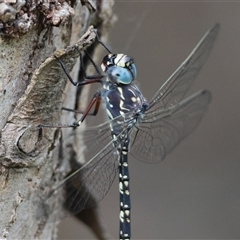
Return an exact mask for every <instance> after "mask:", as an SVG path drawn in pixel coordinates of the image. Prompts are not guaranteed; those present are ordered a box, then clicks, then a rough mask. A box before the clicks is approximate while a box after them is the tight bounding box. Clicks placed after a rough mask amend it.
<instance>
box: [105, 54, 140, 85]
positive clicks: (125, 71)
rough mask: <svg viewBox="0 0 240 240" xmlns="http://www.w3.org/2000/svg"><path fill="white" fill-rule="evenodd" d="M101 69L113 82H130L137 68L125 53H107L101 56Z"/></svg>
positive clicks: (135, 74)
mask: <svg viewBox="0 0 240 240" xmlns="http://www.w3.org/2000/svg"><path fill="white" fill-rule="evenodd" d="M101 68H102V70H103V71H104V72H105V73H106V74H107V78H108V79H109V80H110V81H111V82H113V83H115V84H117V85H118V84H124V85H128V84H130V83H131V82H132V81H133V80H134V79H135V78H136V76H137V69H136V65H135V64H134V61H133V59H132V58H131V57H129V56H127V55H125V54H122V53H120V54H108V55H106V56H105V57H104V58H103V61H102V64H101Z"/></svg>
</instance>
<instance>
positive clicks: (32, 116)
mask: <svg viewBox="0 0 240 240" xmlns="http://www.w3.org/2000/svg"><path fill="white" fill-rule="evenodd" d="M5 2H6V3H4V4H5V5H4V6H3V2H1V3H0V26H1V21H2V22H3V26H7V23H6V21H7V20H9V19H10V20H12V19H13V17H11V16H10V17H9V16H8V15H6V14H5V15H4V11H1V10H2V9H4V8H5V7H7V6H9V5H7V4H8V3H7V1H5ZM26 2H28V1H26ZM81 2H82V4H81V3H80V2H72V3H71V4H72V6H70V5H68V3H69V2H64V1H61V3H58V6H57V7H56V8H55V12H54V11H52V12H51V14H50V13H49V12H47V14H46V12H44V11H43V9H44V8H43V6H42V5H41V7H42V8H41V11H42V12H41V14H43V16H44V17H46V19H47V20H48V21H50V20H51V22H50V23H49V22H47V21H45V25H44V27H40V26H41V24H39V23H38V21H43V19H42V18H41V19H40V18H39V19H38V18H37V17H38V16H40V15H41V14H39V13H38V12H37V9H39V8H36V12H34V13H35V21H33V20H32V19H34V17H33V16H32V15H33V12H31V14H32V15H31V14H29V16H31V19H30V17H29V19H28V21H29V22H31V21H32V22H31V23H32V24H27V23H26V24H25V25H24V24H22V25H21V24H20V26H21V27H22V28H23V27H25V28H24V29H25V32H23V31H22V32H21V31H20V33H18V32H17V34H16V32H15V35H14V34H13V35H12V36H10V35H11V34H10V33H11V31H10V30H9V29H11V27H13V26H16V25H17V24H16V23H15V24H12V25H11V24H9V25H8V28H6V29H7V31H8V32H7V31H5V33H6V32H7V33H8V36H6V35H4V34H2V36H1V38H0V101H1V104H0V111H1V114H0V130H1V135H0V238H1V239H53V238H56V236H57V227H56V226H57V223H56V222H50V223H49V222H48V219H47V218H46V216H45V215H44V214H42V211H44V209H41V206H42V203H41V201H44V198H43V197H42V195H44V192H45V191H48V190H49V189H51V187H52V186H53V185H54V184H56V183H57V182H58V181H60V179H62V178H63V177H64V175H65V174H66V172H67V171H68V170H69V169H68V168H69V166H68V163H67V161H63V160H67V159H68V158H70V157H71V156H66V155H67V154H68V153H69V154H72V152H73V151H76V148H71V150H70V151H69V152H66V153H65V155H64V157H62V162H59V152H62V151H63V149H61V148H64V145H60V144H59V139H60V136H61V135H62V134H63V135H64V134H67V131H65V133H62V132H61V130H59V129H54V128H44V129H43V130H42V131H38V130H37V131H36V127H37V126H38V125H39V124H43V123H45V124H56V123H73V122H74V121H75V119H74V114H69V113H65V114H64V113H62V111H61V108H62V106H65V107H69V108H74V106H76V102H75V101H76V99H77V96H76V94H77V88H74V87H72V86H71V84H70V83H69V81H68V80H67V78H66V76H65V74H64V72H63V71H62V69H61V67H60V65H59V63H58V62H57V61H56V59H55V57H54V55H55V56H58V57H61V60H62V61H63V62H64V63H65V65H66V68H67V69H68V70H69V71H71V69H72V68H73V67H74V65H75V63H76V61H77V59H78V53H77V51H75V50H74V48H75V47H78V49H79V50H81V49H85V48H87V47H88V46H90V45H91V44H92V43H93V42H94V39H95V32H94V31H93V27H91V28H89V29H88V27H89V26H90V25H94V27H96V28H97V30H98V32H99V33H100V34H101V36H102V39H103V40H106V39H107V35H108V32H109V30H110V28H111V26H112V23H113V22H114V15H113V12H112V7H113V1H92V3H90V2H89V1H81ZM34 3H35V2H34ZM83 3H84V4H85V6H83ZM55 6H56V4H55ZM13 7H14V6H11V7H9V8H10V9H11V12H10V13H11V14H16V13H19V12H20V11H23V12H24V10H21V7H22V8H23V7H24V6H17V7H16V9H15V10H14V9H13ZM35 7H36V6H35ZM45 7H46V6H45ZM23 9H25V11H27V10H26V8H23ZM32 9H33V8H32ZM56 9H57V10H58V11H57V10H56ZM66 9H67V11H66ZM94 9H95V10H96V12H95V13H92V12H93V10H94ZM60 10H62V11H60ZM63 10H65V11H63ZM62 12H64V14H62ZM74 12H75V14H74ZM44 14H45V15H44ZM61 14H62V15H61ZM20 15H21V14H19V16H20ZM23 15H24V14H23V13H22V15H21V16H23ZM63 15H64V16H63ZM73 15H74V16H73ZM19 21H20V20H19ZM29 22H28V23H29ZM46 22H47V23H46ZM21 23H22V22H21ZM26 26H28V27H29V26H31V27H29V28H28V29H26ZM22 28H21V29H22ZM87 29H88V31H87ZM12 32H14V31H12ZM85 32H86V33H85ZM84 33H85V34H84ZM83 34H84V35H83ZM16 36H17V37H16ZM79 39H80V40H79ZM68 46H70V47H68ZM56 49H57V50H56ZM96 58H98V50H97V51H95V53H94V59H96ZM78 66H79V64H78V65H75V67H74V69H73V72H72V76H73V78H76V77H77V72H78ZM84 92H85V91H84ZM86 92H87V91H86ZM86 94H87V93H86ZM84 98H85V96H83V97H82V96H81V97H80V100H79V101H81V99H84ZM85 103H86V101H84V102H81V107H83V106H84V104H85ZM68 144H69V143H68ZM77 149H78V148H77ZM56 202H57V199H56ZM52 212H53V214H54V210H52ZM94 221H95V220H94ZM90 225H91V224H90ZM90 227H91V228H93V229H94V228H96V227H92V226H90ZM97 229H98V231H99V232H101V231H102V228H101V226H99V227H97ZM96 235H97V236H98V238H102V239H104V238H105V237H104V233H96Z"/></svg>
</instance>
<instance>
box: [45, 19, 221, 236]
mask: <svg viewBox="0 0 240 240" xmlns="http://www.w3.org/2000/svg"><path fill="white" fill-rule="evenodd" d="M219 27H220V26H219V24H218V23H217V24H215V25H214V26H213V27H212V28H211V29H210V30H208V31H207V32H206V33H205V35H204V36H203V37H202V39H201V40H200V42H199V43H198V44H197V45H196V47H195V48H194V49H193V51H192V52H191V53H190V55H189V56H188V57H187V58H186V60H185V61H184V62H183V63H182V64H181V65H180V66H179V67H178V68H177V70H176V71H175V72H174V73H173V74H172V75H171V76H170V77H169V78H168V79H167V81H166V82H165V83H164V84H163V85H162V86H161V87H160V89H159V90H158V91H157V93H156V94H155V95H154V97H153V98H152V100H151V101H149V102H148V101H147V100H146V98H145V97H144V96H143V94H142V93H141V91H140V89H139V88H138V86H137V85H136V83H135V82H136V76H137V68H136V65H135V63H134V60H133V58H131V57H130V56H128V55H125V54H113V53H112V52H111V51H110V50H109V49H108V48H107V47H106V45H105V44H104V43H102V42H101V40H100V39H99V37H97V40H98V41H99V43H100V44H102V45H103V47H105V49H106V50H107V51H108V54H107V55H106V56H105V57H104V58H103V60H102V63H101V69H102V71H103V72H104V73H105V74H104V75H101V73H100V71H99V70H98V68H97V66H96V64H95V63H94V62H93V60H91V58H90V60H91V62H92V63H93V64H94V67H95V68H96V71H97V72H98V75H96V76H90V77H89V76H86V73H84V76H85V80H84V81H78V82H74V81H73V79H72V78H71V76H70V75H69V74H68V72H67V70H66V69H65V66H64V63H63V62H62V61H61V60H60V59H57V60H58V61H59V63H60V64H61V66H62V69H63V70H64V72H65V73H66V75H67V77H68V79H69V80H70V81H71V83H72V84H73V85H75V86H83V85H86V84H92V83H100V84H101V85H102V88H101V89H100V90H99V91H97V92H96V94H95V95H94V96H93V98H92V100H91V101H90V103H89V105H88V107H87V109H86V110H85V111H84V113H83V115H82V117H81V119H80V120H79V121H77V122H76V123H74V124H70V125H67V126H66V125H64V126H62V127H72V128H74V131H76V129H77V128H78V127H79V126H80V125H81V124H82V122H83V121H84V120H85V118H86V116H87V115H89V114H90V111H92V109H93V115H96V114H97V112H98V109H99V106H100V103H101V100H104V102H105V106H104V108H105V109H106V113H107V116H108V118H109V119H108V121H106V122H105V123H102V124H100V125H98V126H95V127H90V128H87V129H84V130H81V128H80V131H79V132H77V134H78V135H79V136H80V138H78V141H79V143H80V146H81V156H80V158H85V159H87V162H86V163H84V164H83V165H81V166H80V167H79V168H78V169H77V170H76V171H74V172H73V173H72V174H70V175H69V176H68V177H67V178H65V179H64V180H63V181H62V182H61V183H60V184H59V185H58V186H57V187H56V188H54V189H53V190H52V191H51V194H50V195H49V196H52V195H53V194H54V193H56V192H61V194H62V198H61V199H62V201H63V202H62V204H63V206H64V208H65V209H67V210H69V211H71V212H72V213H78V212H80V211H82V210H83V209H85V208H90V207H93V206H94V205H95V204H97V203H98V202H100V201H101V200H102V199H103V198H104V197H105V195H106V194H107V192H108V191H109V189H110V187H111V185H112V183H113V181H114V179H115V177H116V175H118V178H119V194H120V214H119V218H120V230H119V239H121V240H122V239H124V240H126V239H130V238H131V201H130V184H129V182H130V175H129V168H128V156H129V154H131V155H132V156H133V157H135V158H136V159H138V160H141V161H144V162H151V163H153V162H161V161H162V160H163V159H164V158H165V157H166V155H167V154H169V153H170V152H171V151H172V150H173V149H174V148H175V147H176V146H177V144H178V143H179V142H180V141H181V140H182V139H184V138H185V137H186V136H188V135H189V134H190V133H191V132H192V131H193V130H194V129H195V128H196V126H197V125H198V123H199V122H200V120H201V119H202V117H203V116H204V114H205V112H206V111H207V109H208V105H209V103H210V101H211V93H210V92H209V91H208V90H200V91H198V92H196V93H195V94H193V95H191V96H190V97H187V98H185V99H184V97H185V95H186V93H187V91H188V89H189V88H190V86H191V84H192V83H193V81H194V79H195V78H196V76H197V75H198V73H199V71H200V69H201V68H202V66H203V65H204V63H205V61H206V59H207V58H208V56H209V53H210V51H211V49H212V47H213V45H214V42H215V40H216V37H217V34H218V32H219ZM79 54H80V60H81V61H82V54H81V52H80V51H79ZM81 65H83V64H81ZM65 110H68V109H65ZM41 127H59V125H58V126H49V125H41Z"/></svg>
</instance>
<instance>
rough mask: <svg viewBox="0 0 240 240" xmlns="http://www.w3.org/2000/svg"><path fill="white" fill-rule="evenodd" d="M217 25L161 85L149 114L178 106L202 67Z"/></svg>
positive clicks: (213, 40) (215, 33)
mask: <svg viewBox="0 0 240 240" xmlns="http://www.w3.org/2000/svg"><path fill="white" fill-rule="evenodd" d="M219 27H220V25H219V24H216V25H215V26H214V27H213V28H212V29H210V30H209V31H207V32H206V34H205V35H204V36H203V38H202V39H201V40H200V42H199V43H198V44H197V46H196V47H195V48H194V49H193V51H192V52H191V54H190V55H189V56H188V57H187V59H186V60H185V61H184V62H183V63H182V64H181V65H180V66H179V68H178V69H177V70H176V71H175V72H174V73H173V74H172V75H171V76H170V78H169V79H168V80H167V81H166V82H165V83H164V84H163V85H162V87H161V88H160V89H159V90H158V92H157V93H156V94H155V96H154V97H153V99H152V100H151V102H150V106H149V112H154V111H162V110H163V109H166V108H168V107H171V106H174V105H176V104H178V103H179V102H180V101H181V100H182V99H183V98H184V96H185V94H186V92H187V91H188V89H189V88H190V86H191V84H192V82H193V81H194V79H195V77H196V76H197V74H198V72H199V71H200V69H201V68H202V66H203V65H204V63H205V61H206V59H207V57H208V55H209V53H210V52H211V49H212V47H213V44H214V42H215V39H216V37H217V34H218V31H219Z"/></svg>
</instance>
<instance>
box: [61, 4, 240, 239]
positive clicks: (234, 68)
mask: <svg viewBox="0 0 240 240" xmlns="http://www.w3.org/2000/svg"><path fill="white" fill-rule="evenodd" d="M115 12H116V14H117V15H118V22H117V23H116V25H115V28H114V29H113V30H112V32H111V36H110V41H109V46H110V48H111V49H112V50H113V51H114V52H116V53H119V52H120V53H121V52H123V53H127V54H128V55H130V56H133V57H134V59H135V62H136V65H137V68H138V81H139V83H140V88H141V90H142V92H143V94H144V95H145V96H146V98H147V99H148V100H150V99H151V97H152V96H153V95H154V94H155V92H156V90H157V89H158V88H159V87H160V86H161V85H162V84H163V83H164V82H165V80H166V79H167V78H168V77H169V76H170V75H171V74H172V73H173V72H174V71H175V69H176V68H177V67H178V66H179V65H180V64H181V62H182V61H183V60H184V59H185V58H186V57H187V56H188V54H189V53H190V52H191V51H192V49H193V47H194V46H195V45H196V44H197V42H198V41H199V40H200V39H201V37H202V36H203V35H204V33H205V32H206V31H207V30H208V29H209V28H211V27H212V26H213V25H214V24H215V23H216V22H220V24H221V29H220V34H219V36H218V39H217V41H216V43H215V46H214V48H213V51H212V52H211V55H210V57H209V59H208V60H207V62H206V64H205V66H204V67H203V69H202V70H201V72H200V74H199V76H198V77H197V79H196V81H195V82H194V84H193V86H192V87H191V90H190V92H189V94H188V95H190V94H192V93H194V92H196V91H198V90H200V89H209V90H210V91H211V92H212V97H213V99H212V102H211V104H210V107H209V110H208V112H207V114H206V115H205V117H204V119H203V121H202V122H201V123H200V125H199V127H198V128H197V129H196V130H195V131H194V133H193V134H191V135H190V136H189V137H188V138H186V139H185V140H184V141H182V142H181V143H180V145H179V146H178V147H177V148H176V149H175V150H174V151H173V152H172V153H171V154H169V155H168V156H167V157H166V159H165V161H164V162H162V163H161V164H146V163H142V162H139V161H137V160H135V159H134V158H130V174H131V196H132V238H133V239H240V187H239V186H240V94H239V91H240V2H230V1H229V2H222V1H221V2H220V1H219V2H218V1H212V2H199V1H191V2H187V1H185V2H182V1H178V2H176V1H167V2H166V1H118V0H117V1H116V4H115ZM100 215H101V217H102V220H103V222H104V224H105V226H106V228H107V229H108V231H109V232H110V234H111V235H112V236H113V238H115V239H118V231H119V229H118V228H119V217H118V216H119V196H118V183H117V181H115V183H114V185H113V186H112V188H111V190H110V192H109V193H108V195H107V196H106V197H105V199H104V200H103V201H102V202H101V203H100ZM79 236H81V238H80V237H79ZM59 239H94V237H93V235H92V234H91V232H90V231H89V230H88V229H87V228H86V227H85V226H84V225H83V224H82V223H80V222H78V221H76V220H74V218H68V219H64V220H63V221H62V223H61V226H60V235H59Z"/></svg>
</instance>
